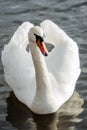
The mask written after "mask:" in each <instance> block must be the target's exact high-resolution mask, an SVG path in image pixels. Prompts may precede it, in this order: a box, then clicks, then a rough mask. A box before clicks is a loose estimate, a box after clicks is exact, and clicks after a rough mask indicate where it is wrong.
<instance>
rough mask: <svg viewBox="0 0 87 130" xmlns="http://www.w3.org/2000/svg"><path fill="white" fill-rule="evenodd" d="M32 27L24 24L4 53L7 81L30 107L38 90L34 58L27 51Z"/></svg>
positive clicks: (3, 60)
mask: <svg viewBox="0 0 87 130" xmlns="http://www.w3.org/2000/svg"><path fill="white" fill-rule="evenodd" d="M32 26H33V24H31V23H29V22H24V23H23V24H22V25H21V26H19V28H18V29H17V31H16V32H15V33H14V35H13V37H12V38H11V40H10V42H9V43H8V44H7V45H5V47H4V50H3V52H2V63H3V67H4V76H5V80H6V82H7V83H8V84H9V86H10V87H11V88H12V89H13V91H14V92H15V94H16V96H17V97H18V98H19V100H20V101H22V102H24V103H26V102H27V104H28V103H29V106H30V104H31V102H32V100H33V97H34V94H35V89H36V88H35V74H34V67H33V62H32V58H31V55H30V54H29V53H28V52H27V51H26V47H27V45H28V43H29V42H28V32H29V30H30V28H31V27H32ZM31 91H32V93H31ZM29 97H30V98H29ZM27 100H28V101H27Z"/></svg>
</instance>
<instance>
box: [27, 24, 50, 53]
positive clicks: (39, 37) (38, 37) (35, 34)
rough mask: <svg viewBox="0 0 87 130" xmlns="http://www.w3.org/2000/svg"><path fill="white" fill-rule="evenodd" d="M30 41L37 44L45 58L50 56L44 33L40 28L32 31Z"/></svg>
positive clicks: (34, 28) (35, 27) (33, 28)
mask: <svg viewBox="0 0 87 130" xmlns="http://www.w3.org/2000/svg"><path fill="white" fill-rule="evenodd" d="M29 40H30V41H32V43H34V44H36V45H37V47H39V49H40V51H41V53H42V54H43V55H44V56H47V55H48V50H47V48H46V45H45V43H44V33H43V30H42V28H41V27H40V26H34V27H32V28H31V29H30V32H29Z"/></svg>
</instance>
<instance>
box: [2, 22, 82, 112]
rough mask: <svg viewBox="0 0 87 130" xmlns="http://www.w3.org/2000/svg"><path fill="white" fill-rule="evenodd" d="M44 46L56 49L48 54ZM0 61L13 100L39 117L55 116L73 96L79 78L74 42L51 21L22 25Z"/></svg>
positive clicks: (77, 57)
mask: <svg viewBox="0 0 87 130" xmlns="http://www.w3.org/2000/svg"><path fill="white" fill-rule="evenodd" d="M44 34H45V37H44ZM44 42H47V43H50V44H53V45H54V46H55V47H54V49H53V50H52V51H51V52H50V53H48V50H47V48H46V46H45V44H44ZM28 43H29V48H30V50H29V52H27V51H26V48H27V45H28ZM43 55H45V56H46V57H45V56H43ZM47 55H48V56H47ZM1 59H2V63H3V67H4V76H5V80H6V82H7V83H8V84H9V86H10V87H11V88H12V90H13V91H14V93H15V95H16V97H17V98H18V99H19V100H20V101H21V102H22V103H24V104H26V105H27V106H28V107H29V108H30V109H31V110H32V111H33V112H35V113H38V114H47V113H53V112H56V111H57V110H58V109H59V108H60V106H62V105H63V104H64V103H65V102H66V101H67V100H68V99H69V98H70V97H71V96H72V94H73V91H74V89H75V84H76V81H77V79H78V76H79V74H80V63H79V54H78V47H77V44H76V42H75V41H73V40H72V39H71V38H70V37H69V36H67V34H66V33H65V32H64V31H63V30H62V29H60V28H59V27H58V26H57V25H56V24H55V23H53V22H52V21H50V20H45V21H43V22H42V23H41V24H40V26H34V25H33V24H31V23H30V22H24V23H23V24H22V25H21V26H20V27H19V28H18V29H17V31H16V32H15V33H14V35H13V37H12V38H11V40H10V42H9V43H8V44H7V45H5V47H4V50H3V51H2V57H1Z"/></svg>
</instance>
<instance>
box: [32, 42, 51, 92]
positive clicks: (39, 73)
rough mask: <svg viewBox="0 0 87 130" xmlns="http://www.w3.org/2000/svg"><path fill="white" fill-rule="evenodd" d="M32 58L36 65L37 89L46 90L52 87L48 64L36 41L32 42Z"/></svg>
mask: <svg viewBox="0 0 87 130" xmlns="http://www.w3.org/2000/svg"><path fill="white" fill-rule="evenodd" d="M30 48H31V54H32V59H33V62H34V67H35V74H36V85H37V91H38V89H39V92H41V91H43V90H44V91H46V90H47V89H48V88H50V87H51V83H50V79H49V74H48V70H47V66H46V63H45V60H44V57H43V55H42V54H41V52H40V50H39V48H38V47H37V45H36V44H35V43H32V42H30Z"/></svg>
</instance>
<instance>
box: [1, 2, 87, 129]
mask: <svg viewBox="0 0 87 130" xmlns="http://www.w3.org/2000/svg"><path fill="white" fill-rule="evenodd" d="M45 19H50V20H52V21H54V22H55V23H56V24H58V25H59V26H60V27H61V28H62V29H63V30H65V31H66V33H67V34H68V35H69V36H70V37H72V38H73V39H74V40H75V41H76V42H77V43H78V46H79V52H80V60H81V70H82V73H81V75H80V77H79V79H78V82H77V85H76V91H75V92H74V95H73V96H72V98H71V99H70V101H69V102H67V104H64V106H63V107H62V108H60V110H59V111H58V112H56V113H53V114H52V115H45V116H44V117H42V116H39V115H36V114H33V117H34V119H33V118H32V114H31V111H30V110H29V109H28V108H27V107H26V106H24V105H23V104H21V103H20V102H19V101H18V100H17V99H16V98H15V96H14V94H13V93H12V92H11V89H10V88H9V87H8V85H7V84H6V83H5V81H4V77H3V68H2V64H1V61H0V130H36V124H35V122H36V123H37V129H38V130H43V129H45V130H56V129H58V130H86V129H87V0H75V1H74V0H54V1H52V0H48V1H46V0H41V1H40V0H37V1H32V0H0V51H2V49H3V46H4V45H5V44H6V43H8V42H9V40H10V38H11V36H12V35H13V33H14V31H15V30H16V29H17V27H18V26H19V25H20V24H21V23H22V22H24V21H30V22H32V23H34V24H35V25H36V24H39V23H40V22H41V21H43V20H45ZM0 55H1V53H0Z"/></svg>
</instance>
